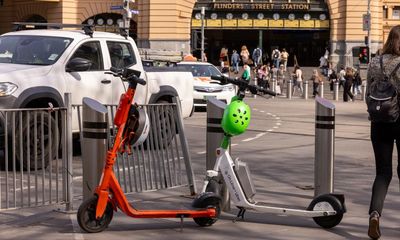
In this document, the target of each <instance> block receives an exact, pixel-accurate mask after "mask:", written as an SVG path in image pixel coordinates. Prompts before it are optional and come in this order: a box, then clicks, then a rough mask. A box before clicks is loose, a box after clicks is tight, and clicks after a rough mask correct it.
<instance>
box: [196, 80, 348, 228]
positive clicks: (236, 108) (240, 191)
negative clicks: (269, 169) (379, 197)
mask: <svg viewBox="0 0 400 240" xmlns="http://www.w3.org/2000/svg"><path fill="white" fill-rule="evenodd" d="M211 78H212V79H214V80H219V81H221V83H222V84H224V83H232V84H235V85H237V86H238V87H239V90H238V93H237V95H236V96H235V97H233V98H232V101H231V103H230V104H229V105H228V106H226V108H225V111H224V116H223V118H222V122H221V126H222V128H223V130H224V138H223V141H222V143H221V146H220V147H219V148H218V149H217V150H216V154H217V159H216V162H215V165H214V169H213V170H208V171H207V174H206V179H205V182H204V186H203V189H202V192H214V193H216V194H218V195H219V196H221V195H220V192H221V191H220V189H221V188H220V186H221V185H220V183H219V182H220V180H219V179H220V177H219V173H220V174H221V175H222V177H223V179H224V181H225V184H226V186H227V189H228V191H229V194H230V197H231V201H232V202H233V205H234V206H236V207H238V208H239V212H238V215H237V218H240V217H241V218H242V219H243V218H244V213H245V211H246V210H254V211H257V212H265V213H276V214H285V215H295V216H304V217H312V218H313V219H314V221H315V222H316V223H317V224H318V225H319V226H321V227H323V228H332V227H335V226H336V225H337V224H339V223H340V221H341V220H342V218H343V214H344V213H345V212H346V208H345V204H344V195H341V194H323V195H320V196H317V197H316V198H315V199H313V201H312V202H311V203H310V205H309V206H308V208H307V209H293V208H282V207H272V206H269V204H268V203H264V202H257V201H255V200H254V199H253V197H254V195H255V189H254V186H253V183H252V180H251V177H250V172H249V168H248V166H247V164H246V163H245V162H241V161H238V160H235V161H234V160H232V158H231V156H230V154H229V151H228V146H229V143H230V139H231V137H232V136H235V135H239V134H241V133H244V132H245V131H246V129H247V126H248V124H249V122H250V117H251V115H250V107H249V106H248V105H247V104H246V103H244V102H243V98H244V96H245V94H244V93H245V90H249V91H250V92H251V93H253V94H259V93H266V94H270V95H275V93H274V92H272V91H269V90H266V89H263V88H260V87H258V86H255V85H249V84H248V82H247V81H244V80H240V79H233V78H228V77H225V76H212V77H211Z"/></svg>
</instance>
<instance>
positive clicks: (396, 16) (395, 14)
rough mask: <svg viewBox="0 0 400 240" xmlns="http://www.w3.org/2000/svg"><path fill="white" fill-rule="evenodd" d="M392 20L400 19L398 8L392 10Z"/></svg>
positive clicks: (399, 8) (399, 9) (399, 7)
mask: <svg viewBox="0 0 400 240" xmlns="http://www.w3.org/2000/svg"><path fill="white" fill-rule="evenodd" d="M392 19H400V6H396V7H394V8H393V14H392Z"/></svg>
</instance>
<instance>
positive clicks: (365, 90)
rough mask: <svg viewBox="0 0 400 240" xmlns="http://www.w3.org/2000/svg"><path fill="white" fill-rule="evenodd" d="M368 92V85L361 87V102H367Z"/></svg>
mask: <svg viewBox="0 0 400 240" xmlns="http://www.w3.org/2000/svg"><path fill="white" fill-rule="evenodd" d="M366 92H367V84H362V85H361V101H365V94H366Z"/></svg>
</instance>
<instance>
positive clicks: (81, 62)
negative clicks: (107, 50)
mask: <svg viewBox="0 0 400 240" xmlns="http://www.w3.org/2000/svg"><path fill="white" fill-rule="evenodd" d="M91 66H92V62H91V61H90V60H88V59H85V58H80V57H76V58H73V59H71V60H70V61H69V62H68V64H67V66H66V67H65V71H67V72H84V71H87V70H89V69H90V67H91Z"/></svg>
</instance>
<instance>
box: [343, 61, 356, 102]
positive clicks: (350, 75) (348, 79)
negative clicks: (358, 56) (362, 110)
mask: <svg viewBox="0 0 400 240" xmlns="http://www.w3.org/2000/svg"><path fill="white" fill-rule="evenodd" d="M344 79H345V82H344V91H343V101H344V102H348V101H349V97H350V99H351V101H354V96H353V94H352V93H351V86H352V85H353V80H354V71H353V69H352V68H351V67H347V68H346V74H345V75H344Z"/></svg>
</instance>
